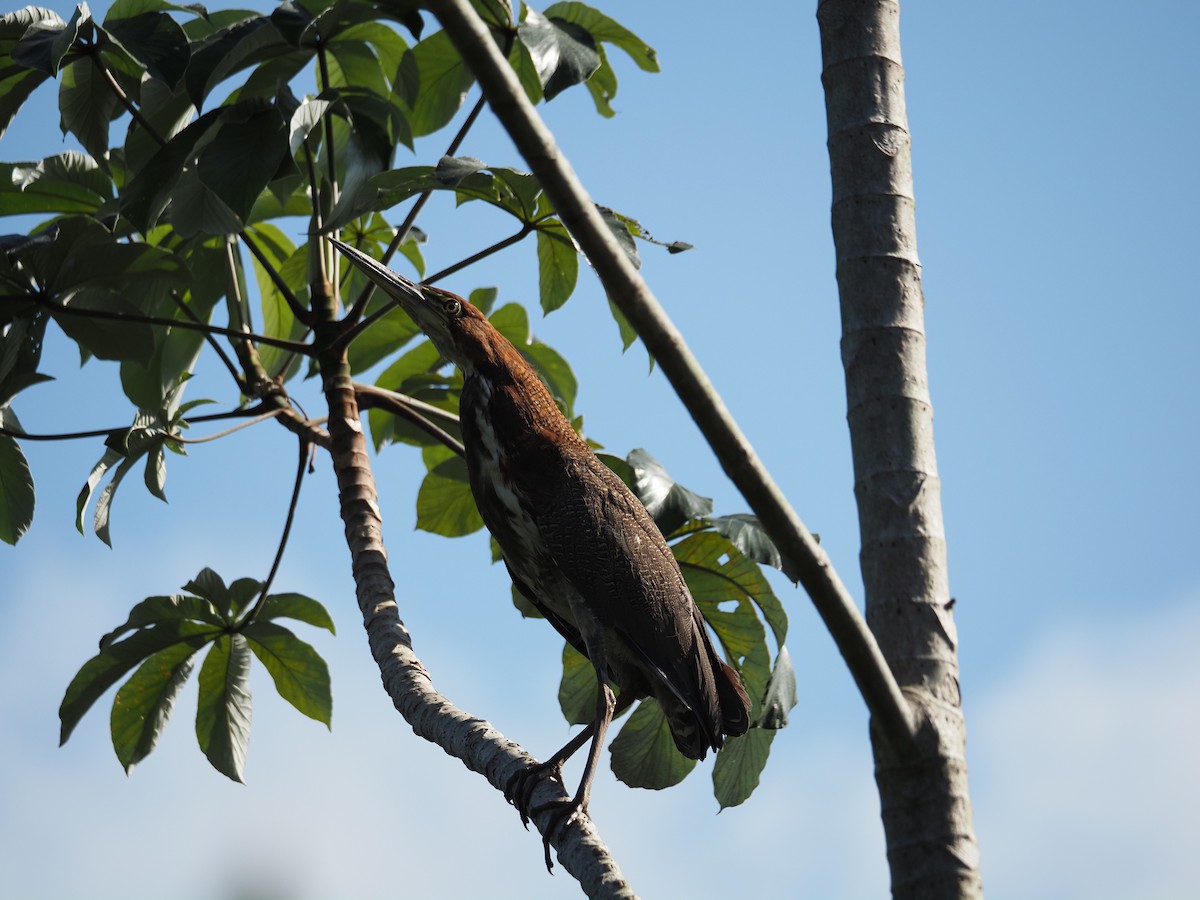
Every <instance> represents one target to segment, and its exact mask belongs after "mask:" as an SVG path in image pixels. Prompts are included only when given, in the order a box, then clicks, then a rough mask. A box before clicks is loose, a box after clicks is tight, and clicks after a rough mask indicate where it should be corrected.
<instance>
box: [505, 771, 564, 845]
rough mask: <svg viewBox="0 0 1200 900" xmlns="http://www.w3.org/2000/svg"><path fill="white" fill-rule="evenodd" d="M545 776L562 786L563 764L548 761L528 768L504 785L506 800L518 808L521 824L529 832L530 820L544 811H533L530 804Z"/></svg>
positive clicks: (517, 772)
mask: <svg viewBox="0 0 1200 900" xmlns="http://www.w3.org/2000/svg"><path fill="white" fill-rule="evenodd" d="M543 775H548V776H549V777H550V778H553V779H554V780H555V781H557V782H558V783H559V784H562V763H561V762H557V761H555V760H547V761H546V762H542V763H535V764H533V765H531V766H526V767H525V768H523V769H519V770H518V771H516V772H514V773H513V774H512V776H511V777H510V778H509V779H508V782H507V783H506V784H505V785H504V799H505V800H507V801H508V802H509V803H511V804H512V805H513V806H515V807H516V808H517V812H518V813H520V814H521V824H522V825H524V826H525V830H526V831H528V830H529V820H530V818H531V817H532V816H533V814H534V813H535V812H538V811H540V810H541V809H542V807H541V806H539V807H538V809H536V810H535V809H531V808H530V806H529V804H530V803H531V802H532V800H533V792H534V790H535V789H536V788H537V786H538V782H539V781H541V779H542V776H543Z"/></svg>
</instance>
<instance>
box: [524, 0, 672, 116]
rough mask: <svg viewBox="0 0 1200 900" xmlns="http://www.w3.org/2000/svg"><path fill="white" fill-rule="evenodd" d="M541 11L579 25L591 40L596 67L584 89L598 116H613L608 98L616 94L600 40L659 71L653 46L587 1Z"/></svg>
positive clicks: (640, 64) (613, 76)
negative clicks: (586, 90) (598, 61)
mask: <svg viewBox="0 0 1200 900" xmlns="http://www.w3.org/2000/svg"><path fill="white" fill-rule="evenodd" d="M544 12H545V15H546V16H547V17H548V18H552V19H557V20H559V21H561V22H564V23H570V24H572V25H575V26H578V27H580V28H582V29H583V30H585V31H587V32H588V33H589V34H590V35H591V37H592V39H593V41H594V42H595V44H596V54H597V56H598V57H599V59H600V67H599V68H598V69H597V70H596V71H595V72H594V73H593V74H592V76H591V78H589V79H588V81H587V88H588V91H589V93H591V95H592V101H593V102H594V103H595V104H596V111H597V112H599V113H600V114H601V115H602V116H605V117H611V116H613V115H615V110H613V108H612V99H613V98H614V97H616V95H617V74H616V72H615V71H614V70H613V67H612V64H611V63H610V62H609V61H608V54H607V53H605V50H604V46H603V45H604V43H609V44H613V45H614V46H617V47H620V48H621V49H622V50H624V51H625V52H626V53H628V54H629V56H630V57H631V58H632V59H633V61H634V62H635V63H636V64H637V65H638V68H640V69H642V70H643V71H646V72H657V71H658V70H659V69H658V54H657V53H655V51H654V48H653V47H651V46H650V45H649V44H647V43H646V42H645V41H643V40H642V39H641V38H639V37H638V36H637V35H636V34H634V33H633V32H631V31H629V29H627V28H625V27H624V26H622V25H620V24H618V23H617V22H615V21H613V20H612V19H610V18H609V17H608V16H606V15H604V14H603V13H601V12H599V11H598V10H595V9H593V8H592V7H590V6H588V5H587V4H585V3H574V2H569V3H555V4H553V5H551V6H549V7H547V8H546V9H545V11H544Z"/></svg>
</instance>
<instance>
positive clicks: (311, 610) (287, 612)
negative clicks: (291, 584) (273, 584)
mask: <svg viewBox="0 0 1200 900" xmlns="http://www.w3.org/2000/svg"><path fill="white" fill-rule="evenodd" d="M268 619H296V620H297V621H299V622H304V623H306V624H308V625H313V626H315V627H317V628H324V629H326V630H327V631H328V632H329V633H330V634H337V631H336V629H335V628H334V626H333V619H332V618H331V617H330V615H329V611H328V610H326V609H325V607H324V606H322V605H321V604H320V603H319V602H317V601H316V600H314V599H313V598H312V597H306V596H304V595H303V594H268V595H267V599H266V601H265V602H264V603H263V606H262V609H260V610H259V612H258V618H257V620H256V621H259V622H265V621H267V620H268Z"/></svg>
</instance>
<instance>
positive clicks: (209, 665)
mask: <svg viewBox="0 0 1200 900" xmlns="http://www.w3.org/2000/svg"><path fill="white" fill-rule="evenodd" d="M196 740H197V741H199V743H200V749H201V750H203V751H204V755H205V756H207V757H208V761H209V762H210V763H212V765H213V768H215V769H216V770H217V771H218V772H220V773H221V774H222V775H225V776H226V777H227V778H231V779H232V780H234V781H239V782H244V781H245V778H244V777H243V773H244V772H245V768H246V747H247V745H248V744H249V742H250V648H249V647H248V646H247V644H246V639H245V638H244V637H242V636H241V635H240V634H223V635H221V637H219V638H218V639H217V640H216V641H214V642H213V646H212V649H211V650H209V651H208V656H206V657H205V659H204V665H202V666H201V667H200V702H199V705H198V707H197V709H196Z"/></svg>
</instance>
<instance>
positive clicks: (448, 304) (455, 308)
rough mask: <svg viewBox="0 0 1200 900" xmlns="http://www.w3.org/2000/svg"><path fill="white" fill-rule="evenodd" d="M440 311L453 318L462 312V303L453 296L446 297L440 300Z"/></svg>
mask: <svg viewBox="0 0 1200 900" xmlns="http://www.w3.org/2000/svg"><path fill="white" fill-rule="evenodd" d="M442 312H444V313H445V314H446V315H448V316H450V317H452V318H453V317H454V316H457V315H458V314H459V313H460V312H462V304H461V303H459V302H458V300H456V299H455V298H454V297H448V298H447V299H446V300H444V301H443V302H442Z"/></svg>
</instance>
